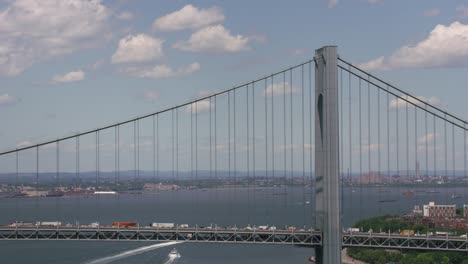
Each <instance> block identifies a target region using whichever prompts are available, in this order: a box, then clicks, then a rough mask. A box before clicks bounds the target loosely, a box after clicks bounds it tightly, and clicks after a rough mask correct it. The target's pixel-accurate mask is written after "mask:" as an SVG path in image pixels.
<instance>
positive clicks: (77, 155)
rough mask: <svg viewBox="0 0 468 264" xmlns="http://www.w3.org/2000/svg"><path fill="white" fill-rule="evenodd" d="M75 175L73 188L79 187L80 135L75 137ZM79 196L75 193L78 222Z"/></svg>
mask: <svg viewBox="0 0 468 264" xmlns="http://www.w3.org/2000/svg"><path fill="white" fill-rule="evenodd" d="M75 140H76V141H75V166H76V168H75V173H76V175H75V177H76V184H75V188H77V187H80V189H81V180H80V137H79V136H77V137H76V138H75ZM80 196H81V195H77V200H78V206H77V207H78V210H77V211H78V215H77V218H76V220H77V221H78V223H79V222H80V220H81V199H80Z"/></svg>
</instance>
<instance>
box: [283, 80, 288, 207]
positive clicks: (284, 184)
mask: <svg viewBox="0 0 468 264" xmlns="http://www.w3.org/2000/svg"><path fill="white" fill-rule="evenodd" d="M286 144H287V141H286V72H283V170H284V174H283V189H284V192H285V193H286V192H287V186H286V182H287V173H286V171H287V164H286V163H287V162H286V160H287V157H286V156H287V154H288V148H287V146H286ZM283 202H284V203H283V205H284V207H286V203H287V197H286V196H284V201H283Z"/></svg>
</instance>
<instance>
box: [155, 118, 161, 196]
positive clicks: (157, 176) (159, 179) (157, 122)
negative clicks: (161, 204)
mask: <svg viewBox="0 0 468 264" xmlns="http://www.w3.org/2000/svg"><path fill="white" fill-rule="evenodd" d="M159 134H160V133H159V115H156V180H157V182H158V184H161V177H160V174H159V172H160V170H161V167H159V157H160V154H159V137H160V135H159ZM158 190H159V188H158Z"/></svg>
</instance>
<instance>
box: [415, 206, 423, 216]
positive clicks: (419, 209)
mask: <svg viewBox="0 0 468 264" xmlns="http://www.w3.org/2000/svg"><path fill="white" fill-rule="evenodd" d="M413 214H415V215H422V214H423V211H422V210H421V207H420V206H419V205H415V206H414V209H413Z"/></svg>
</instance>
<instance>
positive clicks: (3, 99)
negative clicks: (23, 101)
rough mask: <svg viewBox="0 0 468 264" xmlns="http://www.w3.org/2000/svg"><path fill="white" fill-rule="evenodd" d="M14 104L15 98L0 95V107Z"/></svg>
mask: <svg viewBox="0 0 468 264" xmlns="http://www.w3.org/2000/svg"><path fill="white" fill-rule="evenodd" d="M14 103H16V98H15V97H13V96H11V95H9V94H2V95H0V106H1V105H9V104H14Z"/></svg>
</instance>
